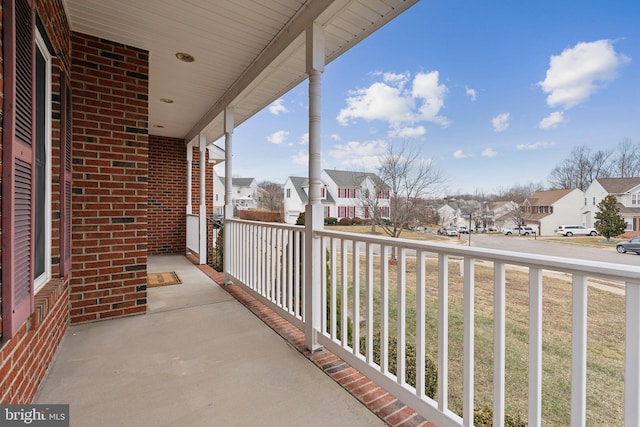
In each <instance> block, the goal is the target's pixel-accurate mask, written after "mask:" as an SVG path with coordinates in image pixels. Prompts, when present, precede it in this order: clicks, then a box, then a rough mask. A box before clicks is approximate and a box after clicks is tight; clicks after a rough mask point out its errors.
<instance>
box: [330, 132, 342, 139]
mask: <svg viewBox="0 0 640 427" xmlns="http://www.w3.org/2000/svg"><path fill="white" fill-rule="evenodd" d="M331 139H333V140H334V141H341V140H342V138H341V137H340V135H338V134H337V133H332V134H331Z"/></svg>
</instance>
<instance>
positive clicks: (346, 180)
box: [324, 169, 389, 188]
mask: <svg viewBox="0 0 640 427" xmlns="http://www.w3.org/2000/svg"><path fill="white" fill-rule="evenodd" d="M324 172H325V173H326V174H327V175H329V178H331V180H332V181H333V182H335V184H336V185H337V186H338V187H359V186H360V185H361V184H362V182H363V181H364V180H365V179H366V178H369V179H371V180H372V181H373V183H374V184H375V185H376V186H377V187H379V188H389V186H388V185H387V184H385V182H384V181H382V179H380V177H379V176H378V175H376V174H375V173H369V172H353V171H340V170H335V169H325V170H324Z"/></svg>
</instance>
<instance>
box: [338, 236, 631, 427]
mask: <svg viewBox="0 0 640 427" xmlns="http://www.w3.org/2000/svg"><path fill="white" fill-rule="evenodd" d="M345 228H346V227H341V228H340V229H341V230H343V231H347V230H345ZM353 228H356V227H349V228H348V231H351V229H353ZM366 228H367V229H369V231H370V227H366ZM411 233H413V232H408V233H407V235H405V233H404V232H403V237H405V238H414V237H411ZM415 234H417V235H419V236H425V237H427V238H429V239H450V238H446V237H440V236H435V235H433V234H429V233H415ZM423 240H424V239H423ZM415 262H416V261H415V259H414V258H408V260H407V268H406V272H407V274H406V296H407V310H406V313H405V316H406V317H405V319H406V324H407V339H408V340H411V341H415V329H416V320H415V319H416V309H415V307H416V277H415V272H416V265H415ZM338 264H340V263H339V262H338ZM337 268H338V270H339V269H340V265H338V267H337ZM426 268H427V279H426V297H425V304H426V307H427V320H426V331H427V353H428V354H429V356H430V357H431V358H432V359H433V360H434V361H435V362H436V363H437V357H438V355H437V342H438V341H437V340H438V337H437V313H438V289H437V274H438V273H437V260H436V259H435V258H427V260H426ZM348 269H349V274H348V275H347V277H348V278H349V279H347V283H346V285H347V286H348V287H349V291H350V292H352V289H351V274H352V272H351V269H352V266H351V262H349V266H348ZM364 270H365V268H364V258H362V259H361V264H360V274H361V278H360V283H361V288H362V290H361V295H360V307H361V313H360V315H361V319H364V318H365V317H364V316H365V291H364V284H365V277H364V275H365V272H364ZM379 271H380V260H379V258H378V257H377V258H376V260H375V263H374V272H375V273H374V283H375V289H374V306H375V307H374V316H375V317H374V319H375V320H374V329H375V330H378V329H379V327H380V326H379V323H380V317H381V312H380V285H379ZM389 278H390V284H389V300H390V302H389V317H390V321H389V333H390V334H391V335H395V333H396V328H397V326H396V319H397V286H396V284H397V267H395V266H389ZM337 281H338V282H340V281H341V272H340V271H337ZM528 283H529V279H528V273H527V272H525V271H522V269H521V268H509V267H508V266H507V274H506V305H507V314H506V316H507V325H506V377H507V379H506V402H505V404H506V412H507V413H508V414H511V415H517V414H519V415H521V416H523V417H524V418H526V417H527V408H528V402H527V397H528V386H527V383H528V373H527V369H528V319H529V308H528V304H529V285H528ZM337 286H338V288H339V289H340V287H341V286H342V284H341V283H338V284H337ZM338 294H340V290H338ZM352 298H353V295H352V294H351V293H350V295H349V297H348V299H349V301H348V304H349V307H351V301H352ZM588 298H589V311H588V356H587V358H588V359H587V361H588V362H587V364H588V377H587V392H588V398H587V410H588V413H587V420H588V424H590V425H619V424H622V421H623V402H624V399H623V387H624V376H623V374H624V365H623V363H624V359H623V358H624V297H623V296H620V295H615V294H613V293H610V292H607V291H602V290H598V289H593V288H589V291H588ZM462 301H463V278H462V277H461V274H460V264H459V261H457V260H454V259H451V260H450V263H449V407H450V409H451V410H453V411H454V412H457V413H459V414H461V413H462V372H463V369H462V368H463V366H462V361H463V351H462V350H463V349H462V347H463V333H462V332H463V310H462ZM363 327H364V325H363ZM362 333H363V332H361V334H362ZM570 375H571V285H570V281H569V279H565V278H563V277H561V276H559V275H557V274H554V275H549V276H546V275H545V276H544V279H543V386H542V390H543V398H542V404H543V419H544V423H545V424H546V425H568V424H570V400H571V388H570ZM492 390H493V268H492V266H491V265H487V263H477V264H476V267H475V404H476V407H480V406H483V405H488V406H491V405H492V393H493V391H492Z"/></svg>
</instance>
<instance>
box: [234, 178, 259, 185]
mask: <svg viewBox="0 0 640 427" xmlns="http://www.w3.org/2000/svg"><path fill="white" fill-rule="evenodd" d="M253 181H255V178H231V184H232V185H234V186H236V187H250V186H251V183H253Z"/></svg>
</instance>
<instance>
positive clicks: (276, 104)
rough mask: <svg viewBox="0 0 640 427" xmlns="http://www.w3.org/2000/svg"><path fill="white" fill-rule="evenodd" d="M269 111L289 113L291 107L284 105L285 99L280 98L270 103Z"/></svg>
mask: <svg viewBox="0 0 640 427" xmlns="http://www.w3.org/2000/svg"><path fill="white" fill-rule="evenodd" d="M269 111H271V113H272V114H275V115H276V116H277V115H279V114H280V113H288V112H289V109H288V108H287V107H285V106H284V100H283V99H282V98H278V99H276V100H275V101H273V103H272V104H271V105H269Z"/></svg>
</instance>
